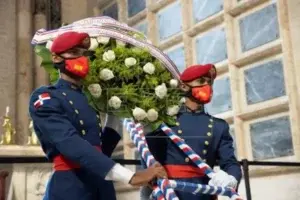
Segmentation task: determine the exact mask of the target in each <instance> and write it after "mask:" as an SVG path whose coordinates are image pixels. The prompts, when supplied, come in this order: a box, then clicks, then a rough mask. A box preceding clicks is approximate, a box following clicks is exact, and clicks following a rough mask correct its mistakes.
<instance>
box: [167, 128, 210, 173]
mask: <svg viewBox="0 0 300 200" xmlns="http://www.w3.org/2000/svg"><path fill="white" fill-rule="evenodd" d="M161 129H162V130H163V131H164V133H165V134H166V135H167V136H169V138H170V139H171V140H172V141H173V142H174V143H175V144H176V145H177V146H178V147H179V148H180V149H181V150H182V151H183V152H184V153H185V155H187V156H188V157H189V158H190V159H191V160H192V161H193V162H194V163H195V164H196V165H197V166H198V167H199V168H200V169H202V170H203V171H204V172H205V174H206V175H207V176H208V177H209V178H212V176H213V175H214V174H215V172H214V171H213V170H212V169H211V167H210V166H209V165H208V164H206V163H205V162H203V161H202V159H201V157H200V156H199V155H198V154H196V152H195V151H194V150H193V149H192V148H191V147H190V146H189V145H187V144H186V143H185V142H184V140H183V139H181V138H180V137H179V136H177V135H176V134H175V133H174V132H173V131H172V129H170V128H169V127H168V126H167V125H165V124H162V125H161Z"/></svg>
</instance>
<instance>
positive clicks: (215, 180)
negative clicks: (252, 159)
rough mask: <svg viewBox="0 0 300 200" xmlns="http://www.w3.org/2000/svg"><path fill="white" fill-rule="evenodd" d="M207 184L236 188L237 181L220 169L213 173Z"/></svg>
mask: <svg viewBox="0 0 300 200" xmlns="http://www.w3.org/2000/svg"><path fill="white" fill-rule="evenodd" d="M208 184H209V185H211V186H218V187H231V188H233V189H236V187H237V184H238V182H237V180H236V179H235V178H234V177H233V176H231V175H229V174H227V173H226V172H224V171H223V170H220V171H218V172H217V173H215V174H214V176H213V177H212V179H210V181H209V182H208Z"/></svg>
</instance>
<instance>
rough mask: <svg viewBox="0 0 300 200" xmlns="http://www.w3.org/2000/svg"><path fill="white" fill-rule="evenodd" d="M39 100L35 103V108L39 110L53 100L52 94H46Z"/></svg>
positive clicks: (40, 96)
mask: <svg viewBox="0 0 300 200" xmlns="http://www.w3.org/2000/svg"><path fill="white" fill-rule="evenodd" d="M38 97H39V98H38V99H37V100H36V101H35V102H34V103H33V106H34V107H35V108H36V109H37V108H39V107H41V106H42V105H43V104H44V103H45V102H46V101H47V100H50V99H51V96H50V93H48V92H45V93H42V94H40V95H39V96H38Z"/></svg>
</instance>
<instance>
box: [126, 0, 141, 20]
mask: <svg viewBox="0 0 300 200" xmlns="http://www.w3.org/2000/svg"><path fill="white" fill-rule="evenodd" d="M127 7H128V17H132V16H134V15H136V14H138V13H139V12H141V11H143V10H144V9H145V8H146V0H127Z"/></svg>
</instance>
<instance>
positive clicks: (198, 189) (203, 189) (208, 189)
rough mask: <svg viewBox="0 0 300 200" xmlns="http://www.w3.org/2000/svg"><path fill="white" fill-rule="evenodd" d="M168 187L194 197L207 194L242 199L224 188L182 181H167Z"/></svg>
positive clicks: (233, 191)
mask: <svg viewBox="0 0 300 200" xmlns="http://www.w3.org/2000/svg"><path fill="white" fill-rule="evenodd" d="M163 181H164V180H161V179H160V180H158V182H159V183H160V182H162V183H163ZM169 183H170V186H171V187H172V188H174V189H175V190H179V191H183V192H189V193H193V194H195V195H199V194H209V195H220V196H227V197H229V198H230V199H231V200H242V198H241V197H240V196H239V195H238V194H237V193H236V192H235V190H233V189H230V188H225V187H216V186H210V185H203V184H195V183H187V182H182V181H175V180H169Z"/></svg>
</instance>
